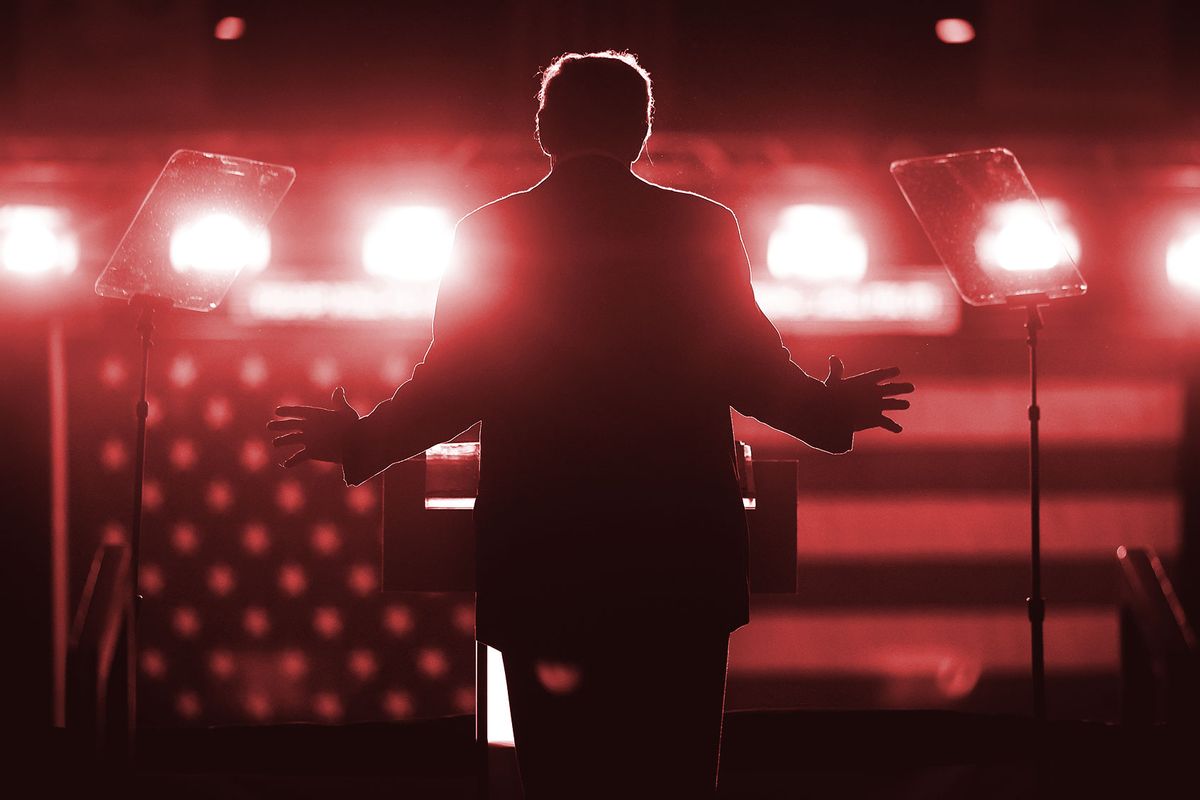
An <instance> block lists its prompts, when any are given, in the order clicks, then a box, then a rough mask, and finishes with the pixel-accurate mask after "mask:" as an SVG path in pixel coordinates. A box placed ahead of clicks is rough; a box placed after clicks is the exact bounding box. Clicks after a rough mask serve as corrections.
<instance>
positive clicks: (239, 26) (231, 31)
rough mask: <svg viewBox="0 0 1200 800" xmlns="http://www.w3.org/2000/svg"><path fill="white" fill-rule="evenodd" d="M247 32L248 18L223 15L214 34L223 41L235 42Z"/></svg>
mask: <svg viewBox="0 0 1200 800" xmlns="http://www.w3.org/2000/svg"><path fill="white" fill-rule="evenodd" d="M245 32H246V20H244V19H242V18H241V17H222V18H221V19H220V21H218V22H217V25H216V27H215V28H213V36H215V37H217V38H218V39H220V40H221V41H223V42H233V41H236V40H238V39H240V38H242V35H243V34H244V33H245Z"/></svg>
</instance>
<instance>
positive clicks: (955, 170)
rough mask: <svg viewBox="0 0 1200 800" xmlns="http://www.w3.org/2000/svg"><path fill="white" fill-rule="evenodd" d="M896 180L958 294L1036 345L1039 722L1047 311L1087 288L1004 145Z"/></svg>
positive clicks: (910, 168)
mask: <svg viewBox="0 0 1200 800" xmlns="http://www.w3.org/2000/svg"><path fill="white" fill-rule="evenodd" d="M891 173H892V177H893V178H895V180H896V183H897V185H898V186H899V187H900V191H901V192H902V193H903V194H904V198H905V199H906V200H907V201H908V204H909V206H910V207H911V208H912V210H913V214H914V215H915V216H916V217H917V220H918V221H919V222H920V223H921V227H922V228H923V229H924V230H925V235H926V236H927V237H928V238H929V243H930V244H931V245H933V249H934V250H935V251H936V252H937V254H938V256H939V257H940V258H941V260H942V262H943V263H944V264H945V265H946V271H947V273H948V274H949V276H950V280H951V282H952V283H953V284H954V288H955V289H957V290H958V293H959V295H960V296H961V297H962V299H963V301H964V302H966V303H967V304H969V305H972V306H1007V307H1008V308H1010V309H1016V310H1020V311H1023V312H1024V314H1025V333H1026V343H1027V344H1028V346H1029V518H1030V519H1029V521H1030V590H1029V597H1028V598H1026V601H1025V602H1026V606H1027V609H1028V615H1029V626H1030V662H1031V664H1030V666H1031V673H1032V679H1033V681H1032V682H1033V716H1034V718H1035V719H1036V720H1037V721H1038V722H1042V721H1045V719H1046V658H1045V638H1044V630H1043V628H1044V623H1045V619H1046V601H1045V599H1044V598H1043V597H1042V561H1041V547H1042V541H1041V539H1042V530H1041V528H1042V526H1041V463H1040V455H1041V454H1040V452H1039V447H1038V426H1039V424H1040V422H1041V409H1040V408H1039V407H1038V399H1037V345H1038V333H1039V332H1040V331H1041V329H1042V327H1043V322H1042V313H1041V309H1042V308H1044V307H1045V306H1047V305H1049V304H1050V302H1051V301H1053V300H1058V299H1061V298H1065V297H1079V296H1081V295H1083V294H1084V293H1086V292H1087V283H1085V282H1084V280H1083V276H1082V275H1080V274H1079V270H1078V269H1077V268H1076V266H1075V259H1074V256H1073V255H1072V254H1071V251H1070V249H1069V248H1068V247H1067V246H1066V244H1065V242H1064V241H1063V239H1062V237H1061V236H1060V235H1059V233H1058V230H1057V228H1056V227H1055V224H1054V220H1053V219H1052V218H1051V215H1050V214H1049V212H1048V211H1047V209H1046V207H1045V206H1044V205H1043V204H1042V201H1041V200H1040V199H1039V198H1038V196H1037V194H1036V193H1035V192H1034V191H1033V186H1032V185H1030V183H1029V179H1028V178H1027V177H1026V176H1025V171H1024V170H1023V169H1022V168H1021V165H1020V163H1019V162H1018V161H1017V158H1016V156H1014V155H1013V154H1012V152H1011V151H1009V150H1006V149H1005V148H1003V147H993V148H990V149H987V150H971V151H967V152H962V153H945V154H941V155H935V156H924V157H921V158H910V159H905V160H902V161H895V162H893V163H892V165H891Z"/></svg>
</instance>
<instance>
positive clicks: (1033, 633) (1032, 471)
mask: <svg viewBox="0 0 1200 800" xmlns="http://www.w3.org/2000/svg"><path fill="white" fill-rule="evenodd" d="M1008 304H1009V306H1010V307H1012V308H1014V309H1017V310H1020V311H1024V312H1025V343H1026V344H1027V345H1028V347H1029V597H1027V598H1025V605H1026V607H1027V611H1028V614H1029V644H1030V668H1031V671H1032V675H1033V716H1034V719H1036V720H1038V721H1039V722H1043V721H1045V719H1046V649H1045V632H1044V627H1045V621H1046V600H1045V598H1044V597H1042V513H1041V512H1042V476H1041V452H1040V449H1039V443H1038V424H1039V423H1040V422H1041V418H1042V410H1041V407H1040V406H1039V405H1038V399H1037V377H1038V370H1037V346H1038V332H1039V331H1040V330H1041V329H1042V328H1043V327H1044V325H1045V323H1044V321H1043V320H1042V309H1043V308H1045V307H1046V305H1048V304H1049V298H1047V297H1046V296H1045V295H1025V296H1017V297H1011V298H1009V300H1008Z"/></svg>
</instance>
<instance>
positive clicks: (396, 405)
mask: <svg viewBox="0 0 1200 800" xmlns="http://www.w3.org/2000/svg"><path fill="white" fill-rule="evenodd" d="M652 113H653V100H652V94H651V84H650V79H649V76H648V75H647V74H646V72H645V71H644V70H643V69H642V68H641V67H640V66H639V65H638V63H637V61H636V60H635V59H634V57H632V56H630V55H627V54H622V53H613V52H605V53H593V54H588V55H579V54H574V53H573V54H569V55H565V56H562V57H560V58H558V59H556V60H555V61H554V62H553V63H552V64H551V65H550V66H549V67H548V68H547V69H546V70H545V71H544V73H543V76H542V88H541V92H540V93H539V108H538V116H537V122H538V137H539V140H540V142H541V146H542V149H543V150H544V151H545V152H546V154H547V155H549V156H550V160H551V161H550V163H551V170H550V173H549V174H548V175H547V176H546V177H545V178H544V179H543V180H542V181H541V182H540V183H538V184H537V185H536V186H534V187H533V188H531V189H528V190H526V191H523V192H517V193H516V194H512V195H509V196H508V197H505V198H502V199H500V200H497V201H495V202H493V203H490V204H489V205H486V206H484V207H483V208H480V209H479V210H477V211H475V212H473V213H471V214H469V215H467V216H466V217H465V218H464V219H463V220H462V221H461V222H460V223H459V224H458V229H457V233H456V238H455V244H454V255H453V258H452V263H451V266H450V267H449V269H448V272H447V274H446V276H445V278H444V279H443V281H442V285H441V289H440V292H439V295H438V306H437V313H436V316H435V322H434V337H433V343H432V344H431V345H430V347H429V350H428V352H427V353H426V355H425V359H424V361H423V362H422V363H421V364H420V365H418V366H417V367H416V369H415V370H414V372H413V377H412V379H411V380H410V381H408V382H407V383H405V384H404V385H403V386H401V387H400V388H399V389H397V390H396V393H395V395H394V396H393V397H392V398H391V399H390V400H386V401H384V402H383V403H380V404H379V405H378V406H377V407H376V408H375V410H374V411H372V412H371V413H370V414H369V415H367V416H365V417H363V418H362V419H359V418H358V416H357V414H355V412H354V411H353V410H352V409H351V408H350V406H349V405H348V404H347V403H346V399H345V393H344V392H343V391H342V390H341V389H338V390H337V391H336V392H335V393H334V402H335V406H336V407H335V408H334V409H332V410H326V409H319V408H311V407H283V408H280V409H278V413H279V415H281V416H284V417H288V419H283V420H276V421H274V422H272V423H271V427H272V428H273V429H275V430H284V431H291V432H290V433H288V434H286V435H284V436H280V437H279V438H278V439H277V440H276V442H277V444H280V445H290V444H301V445H303V446H304V449H302V450H301V451H299V452H298V453H296V454H295V455H293V456H292V457H291V458H289V459H288V460H287V461H286V462H285V464H286V465H287V466H292V465H294V464H296V463H299V462H301V461H303V460H306V459H318V460H324V461H333V462H340V463H341V464H342V465H343V468H344V470H345V478H346V481H347V483H350V484H358V483H361V482H362V481H365V480H367V479H368V478H370V477H371V476H373V475H375V474H376V473H378V472H379V471H381V470H383V469H384V468H386V467H387V466H388V465H390V464H392V463H395V462H396V461H399V460H402V459H405V458H409V457H411V456H413V455H416V454H419V453H421V452H422V451H424V450H425V449H426V448H428V447H430V446H432V445H434V444H437V443H439V442H442V441H445V440H448V439H450V438H452V437H454V436H455V435H456V434H458V433H460V432H461V431H463V430H465V429H466V428H468V427H470V426H471V425H473V424H474V423H475V422H476V421H479V420H482V423H483V425H482V442H483V443H482V457H481V464H480V476H479V496H478V499H477V501H476V505H475V522H476V528H477V532H478V548H477V558H478V563H477V590H478V595H477V618H476V629H477V636H478V638H479V639H480V640H481V641H484V642H487V643H488V644H490V645H492V646H493V647H496V648H497V649H499V650H501V651H502V652H503V654H504V663H505V671H506V674H507V679H508V688H509V698H510V703H511V708H512V715H513V726H514V733H515V736H516V742H517V754H518V759H519V763H520V767H521V776H522V782H523V783H524V785H525V790H526V794H527V797H529V798H533V799H534V800H536V798H554V799H555V800H565V799H566V798H577V797H602V796H603V797H640V796H647V797H666V798H691V797H711V796H712V794H713V791H714V786H715V782H716V773H717V757H718V751H719V745H720V731H721V717H722V704H723V699H724V686H725V666H726V650H727V643H728V637H729V633H730V632H731V631H732V630H734V629H735V628H737V627H739V626H741V625H743V624H745V623H746V622H747V621H748V600H747V583H746V566H747V563H746V562H747V539H746V521H745V516H744V512H743V509H742V500H741V492H740V489H739V486H738V480H737V477H736V474H735V468H734V460H733V435H732V425H731V420H730V411H729V409H730V406H732V407H734V408H736V409H737V410H738V411H740V412H742V413H744V414H748V415H750V416H753V417H756V418H758V419H759V420H762V421H763V422H765V423H767V424H768V425H771V426H773V427H775V428H778V429H780V430H782V431H786V432H787V433H790V434H792V435H793V436H796V437H797V438H799V439H801V440H803V441H805V442H807V443H809V444H810V445H812V446H814V447H817V448H820V449H822V450H826V451H829V452H832V453H841V452H845V451H847V450H849V449H850V447H851V444H852V438H853V434H854V432H855V431H857V430H863V429H866V428H872V427H882V428H886V429H888V430H892V431H896V432H898V431H899V430H900V427H899V426H898V425H896V423H894V422H893V421H892V420H890V419H888V418H887V417H885V416H883V414H884V412H885V411H888V410H897V409H902V408H906V407H907V406H908V402H907V401H905V400H901V399H896V397H895V396H896V395H899V394H903V393H906V392H910V391H912V387H911V386H910V385H908V384H900V383H891V384H883V385H880V384H881V382H882V381H884V380H886V379H888V378H890V377H892V376H894V375H896V374H897V372H898V371H897V370H895V369H886V370H876V371H873V372H869V373H865V374H863V375H860V376H857V377H853V378H848V379H842V365H841V362H840V361H838V360H837V359H836V358H831V359H830V375H829V378H828V379H827V380H826V381H825V382H821V381H818V380H816V379H814V378H811V377H809V376H808V375H806V374H805V373H804V372H803V371H801V370H800V368H799V367H797V366H796V365H795V364H794V363H792V361H791V360H790V357H789V354H788V351H787V350H786V349H785V348H784V347H783V345H782V344H781V342H780V339H779V335H778V333H777V332H776V330H775V328H774V327H773V326H772V325H771V323H770V322H769V321H768V320H767V318H766V317H765V316H763V314H762V312H761V311H760V310H759V308H758V306H757V304H756V303H755V300H754V295H753V293H752V290H751V285H750V271H749V267H748V264H747V259H746V253H745V250H744V248H743V246H742V241H741V236H740V233H739V231H738V225H737V220H736V219H735V218H734V215H733V213H732V212H730V210H729V209H728V208H726V207H724V206H722V205H720V204H719V203H715V202H713V201H711V200H708V199H706V198H703V197H700V196H699V195H695V194H691V193H688V192H680V191H675V190H672V189H666V188H663V187H660V186H656V185H654V184H651V183H647V182H646V181H644V180H642V179H640V178H638V177H637V176H636V175H634V174H633V173H632V171H631V169H630V165H631V163H632V162H633V161H635V160H637V158H638V157H639V155H640V153H641V152H642V149H643V147H644V146H645V142H646V140H647V138H648V137H649V135H650V123H651V118H652Z"/></svg>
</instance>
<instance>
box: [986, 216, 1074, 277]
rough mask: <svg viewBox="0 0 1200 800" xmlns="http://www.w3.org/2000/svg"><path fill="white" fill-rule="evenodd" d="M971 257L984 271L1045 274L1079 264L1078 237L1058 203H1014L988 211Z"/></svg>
mask: <svg viewBox="0 0 1200 800" xmlns="http://www.w3.org/2000/svg"><path fill="white" fill-rule="evenodd" d="M1043 208H1044V211H1043ZM975 254H976V255H977V256H978V258H979V262H980V263H981V264H982V265H983V266H984V267H990V268H993V269H1002V270H1004V271H1005V272H1045V271H1047V270H1052V269H1054V268H1055V267H1059V266H1065V265H1066V264H1068V263H1071V262H1075V261H1078V260H1079V254H1080V250H1079V237H1078V236H1076V234H1075V232H1074V230H1072V229H1071V228H1070V226H1069V225H1068V224H1067V221H1066V213H1065V209H1064V208H1063V206H1062V204H1061V203H1059V202H1057V201H1054V200H1046V201H1044V202H1043V203H1041V204H1039V203H1038V202H1037V201H1035V200H1014V201H1012V202H1007V203H999V204H997V205H996V206H994V207H993V208H992V209H991V212H990V214H989V219H988V223H987V225H986V226H985V227H984V229H983V230H982V231H981V232H980V234H979V239H978V240H977V241H976V243H975Z"/></svg>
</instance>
